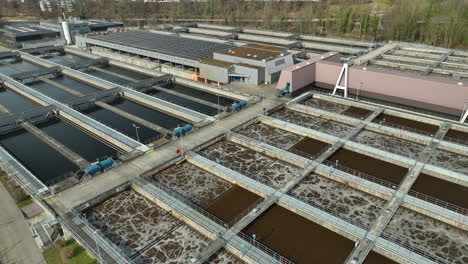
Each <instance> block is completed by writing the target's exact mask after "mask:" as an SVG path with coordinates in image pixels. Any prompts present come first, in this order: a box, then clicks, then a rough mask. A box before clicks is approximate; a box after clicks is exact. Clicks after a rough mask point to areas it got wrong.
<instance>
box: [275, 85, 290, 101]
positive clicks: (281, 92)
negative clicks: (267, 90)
mask: <svg viewBox="0 0 468 264" xmlns="http://www.w3.org/2000/svg"><path fill="white" fill-rule="evenodd" d="M290 89H291V84H290V83H287V84H286V88H284V89H283V90H281V91H280V92H279V93H278V94H277V95H276V97H278V98H279V97H281V96H283V95H285V94H287V93H289V90H290Z"/></svg>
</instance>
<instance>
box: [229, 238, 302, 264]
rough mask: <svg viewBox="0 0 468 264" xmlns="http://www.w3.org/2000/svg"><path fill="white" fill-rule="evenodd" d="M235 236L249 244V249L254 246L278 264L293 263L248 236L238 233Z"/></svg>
mask: <svg viewBox="0 0 468 264" xmlns="http://www.w3.org/2000/svg"><path fill="white" fill-rule="evenodd" d="M237 235H238V236H239V237H240V238H242V239H243V240H245V241H247V242H248V243H249V244H250V247H251V246H254V247H256V248H258V249H260V250H261V251H263V252H265V253H266V254H268V255H270V256H271V257H273V258H274V259H276V260H278V261H279V262H280V263H282V264H294V262H292V261H291V260H289V259H288V258H286V257H284V256H283V255H281V254H279V253H277V252H275V251H274V250H272V249H271V248H269V247H267V246H265V245H264V244H262V243H261V242H259V241H258V240H256V239H253V238H252V237H250V236H249V235H246V234H244V233H243V232H239V233H237ZM250 247H248V248H246V249H245V251H247V250H248V249H249V248H250Z"/></svg>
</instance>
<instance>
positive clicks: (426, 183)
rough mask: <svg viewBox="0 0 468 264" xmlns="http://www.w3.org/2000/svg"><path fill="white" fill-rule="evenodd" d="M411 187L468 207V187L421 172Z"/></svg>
mask: <svg viewBox="0 0 468 264" xmlns="http://www.w3.org/2000/svg"><path fill="white" fill-rule="evenodd" d="M411 189H412V190H414V191H417V192H420V193H423V194H426V195H429V196H431V197H434V198H437V199H439V200H442V201H446V202H449V203H451V204H454V205H457V206H460V207H462V208H465V209H468V187H465V186H462V185H459V184H456V183H453V182H449V181H445V180H442V179H439V178H436V177H433V176H430V175H427V174H424V173H421V174H420V175H419V176H418V179H417V180H416V182H415V183H414V185H413V187H411Z"/></svg>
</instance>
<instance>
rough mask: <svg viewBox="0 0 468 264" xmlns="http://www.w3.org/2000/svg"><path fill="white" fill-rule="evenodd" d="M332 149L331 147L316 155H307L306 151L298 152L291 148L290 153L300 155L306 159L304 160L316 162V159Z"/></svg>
mask: <svg viewBox="0 0 468 264" xmlns="http://www.w3.org/2000/svg"><path fill="white" fill-rule="evenodd" d="M330 147H331V146H329V147H325V148H322V149H321V150H320V151H319V152H317V153H315V154H311V153H307V152H304V151H301V150H297V149H294V148H289V149H288V151H289V152H291V153H294V154H296V155H299V156H301V157H304V158H307V159H310V160H315V159H317V158H318V157H320V156H321V155H322V154H323V153H325V152H327V150H328V149H329V148H330Z"/></svg>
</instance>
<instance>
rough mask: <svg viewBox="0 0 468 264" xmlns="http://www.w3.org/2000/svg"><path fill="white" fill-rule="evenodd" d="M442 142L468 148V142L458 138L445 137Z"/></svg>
mask: <svg viewBox="0 0 468 264" xmlns="http://www.w3.org/2000/svg"><path fill="white" fill-rule="evenodd" d="M442 140H445V141H449V142H453V143H457V144H460V145H465V146H468V141H467V140H463V139H458V138H452V137H447V136H445V137H444V138H443V139H442Z"/></svg>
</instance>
